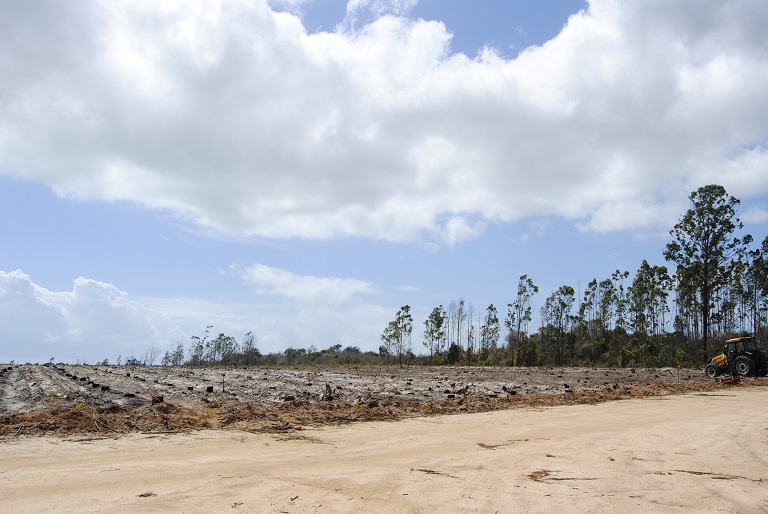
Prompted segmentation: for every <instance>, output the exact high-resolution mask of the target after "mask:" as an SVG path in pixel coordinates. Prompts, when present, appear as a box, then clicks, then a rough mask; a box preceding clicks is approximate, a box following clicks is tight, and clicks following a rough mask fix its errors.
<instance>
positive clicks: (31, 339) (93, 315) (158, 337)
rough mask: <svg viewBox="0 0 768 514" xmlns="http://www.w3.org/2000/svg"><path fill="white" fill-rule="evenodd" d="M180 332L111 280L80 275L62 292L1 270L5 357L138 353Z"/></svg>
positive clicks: (1, 356)
mask: <svg viewBox="0 0 768 514" xmlns="http://www.w3.org/2000/svg"><path fill="white" fill-rule="evenodd" d="M179 337H180V338H182V339H185V337H184V335H183V332H181V330H179V328H178V327H177V326H176V325H175V324H174V323H172V322H171V320H169V319H167V318H164V317H163V316H161V315H159V314H158V313H156V312H154V311H152V310H150V309H147V308H146V307H144V306H142V305H141V304H140V303H138V302H136V301H134V300H132V299H130V298H129V297H128V295H127V294H126V293H124V292H122V291H120V290H118V289H117V288H115V287H114V286H113V285H111V284H106V283H104V282H98V281H95V280H89V279H85V278H78V279H77V280H75V281H74V284H73V288H72V290H71V291H63V292H56V291H51V290H48V289H46V288H44V287H41V286H38V285H37V284H35V283H34V282H33V281H32V279H31V277H30V276H29V275H27V274H25V273H23V272H22V271H21V270H16V271H12V272H4V271H0V361H3V362H7V361H8V360H10V359H12V358H13V355H15V354H24V355H26V356H34V357H33V358H37V359H38V360H41V361H47V360H48V359H49V358H50V357H51V356H54V357H56V358H57V359H64V360H69V361H70V362H74V361H75V360H77V359H80V358H87V359H90V360H91V361H93V360H96V359H98V360H101V359H103V358H104V357H108V358H111V360H113V359H114V358H115V357H116V356H117V354H122V355H124V356H125V357H126V358H127V357H128V355H129V353H131V352H135V353H136V356H137V357H138V356H140V355H141V353H142V352H143V351H144V350H146V348H148V347H149V345H150V344H152V343H158V342H162V343H166V344H170V342H172V341H174V340H175V339H177V338H179Z"/></svg>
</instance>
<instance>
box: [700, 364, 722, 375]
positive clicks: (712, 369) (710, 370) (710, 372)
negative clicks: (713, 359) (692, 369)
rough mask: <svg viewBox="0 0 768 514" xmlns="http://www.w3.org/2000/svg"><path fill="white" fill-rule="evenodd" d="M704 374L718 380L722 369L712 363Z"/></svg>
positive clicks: (705, 369)
mask: <svg viewBox="0 0 768 514" xmlns="http://www.w3.org/2000/svg"><path fill="white" fill-rule="evenodd" d="M704 373H706V374H707V376H708V377H709V378H717V377H719V376H720V369H719V368H718V367H717V366H715V365H714V364H712V363H710V364H707V367H706V368H704Z"/></svg>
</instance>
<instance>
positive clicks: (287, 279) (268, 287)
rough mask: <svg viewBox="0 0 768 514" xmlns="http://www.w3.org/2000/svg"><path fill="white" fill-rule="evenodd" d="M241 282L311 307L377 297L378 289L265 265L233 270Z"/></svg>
mask: <svg viewBox="0 0 768 514" xmlns="http://www.w3.org/2000/svg"><path fill="white" fill-rule="evenodd" d="M232 269H233V270H235V271H237V272H239V273H240V275H241V276H242V278H243V279H244V280H245V281H246V282H248V283H249V284H251V285H253V286H254V287H255V288H256V291H257V292H258V293H261V294H267V295H276V296H286V297H289V298H294V299H296V300H301V301H305V302H311V303H321V304H322V303H332V304H335V303H342V302H347V301H349V300H350V299H352V298H353V297H354V296H355V295H359V294H372V293H376V292H377V289H376V287H375V286H374V285H373V284H372V283H370V282H366V281H363V280H358V279H354V278H337V277H315V276H312V275H298V274H296V273H292V272H290V271H287V270H284V269H280V268H273V267H270V266H266V265H264V264H252V265H251V266H247V267H245V268H241V267H238V266H232Z"/></svg>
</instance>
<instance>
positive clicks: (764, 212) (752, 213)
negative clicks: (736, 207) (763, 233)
mask: <svg viewBox="0 0 768 514" xmlns="http://www.w3.org/2000/svg"><path fill="white" fill-rule="evenodd" d="M739 218H740V219H741V220H742V221H743V222H745V223H754V224H760V223H765V222H766V221H768V209H766V208H765V207H762V206H756V207H752V208H750V209H747V210H746V211H744V213H742V214H741V215H740V216H739Z"/></svg>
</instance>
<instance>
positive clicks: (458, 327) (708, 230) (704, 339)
mask: <svg viewBox="0 0 768 514" xmlns="http://www.w3.org/2000/svg"><path fill="white" fill-rule="evenodd" d="M689 200H690V202H691V206H690V208H689V209H688V210H687V211H686V213H685V214H684V215H683V216H682V217H681V218H680V220H679V221H678V222H677V223H676V224H675V226H674V227H673V228H672V230H671V231H670V235H671V236H672V240H671V241H670V242H669V243H668V244H667V245H666V247H665V250H664V252H663V257H664V258H665V260H666V261H667V262H668V263H671V264H672V265H674V270H673V272H672V273H670V270H669V268H667V266H663V265H651V264H649V263H648V261H646V260H643V261H642V263H641V264H640V267H639V269H638V270H637V271H636V272H635V274H634V275H633V276H632V279H631V280H630V273H629V272H628V271H622V270H616V271H615V272H614V273H613V274H612V275H611V276H610V277H602V278H600V279H597V278H595V279H593V280H591V281H590V282H589V283H588V284H587V286H586V288H585V290H584V293H583V296H580V297H578V298H577V295H576V291H575V290H574V288H573V287H572V286H570V285H563V286H561V287H559V288H558V289H557V290H555V291H553V292H552V293H551V294H550V295H549V296H548V297H546V298H545V299H544V302H543V305H542V306H541V308H540V309H539V311H538V315H539V316H538V319H539V324H538V327H537V328H536V330H535V331H533V332H531V331H530V329H531V324H532V322H533V314H534V313H533V310H532V304H533V299H534V297H535V296H536V295H537V294H538V292H539V289H538V287H537V286H536V284H535V283H534V281H533V280H532V279H531V278H530V277H528V276H527V275H522V276H521V277H520V279H519V281H518V284H517V290H516V292H515V295H514V300H513V301H512V302H511V303H509V304H508V305H507V312H506V316H505V318H504V320H503V327H504V328H505V329H506V330H505V331H504V334H505V336H504V340H503V341H501V340H500V334H501V331H502V321H501V319H500V317H499V312H498V310H497V308H496V307H495V306H494V305H493V304H491V305H489V306H488V307H487V308H486V309H485V310H484V311H481V312H477V311H476V310H475V309H474V307H473V306H472V304H471V303H469V302H466V301H465V300H464V299H463V298H461V299H459V300H457V301H451V302H450V304H449V305H448V308H447V309H446V308H444V306H443V305H439V306H438V307H435V308H434V309H433V310H432V312H431V313H430V315H429V316H428V317H427V319H426V320H425V321H424V337H423V345H424V347H425V349H426V351H427V353H428V361H429V362H432V363H435V364H443V363H445V364H455V363H465V364H467V365H470V364H480V365H511V366H540V365H554V366H572V365H593V366H598V365H600V366H644V367H648V366H675V365H700V364H702V363H703V362H706V360H707V359H708V358H709V357H711V356H712V355H713V354H714V353H716V352H718V346H719V341H721V340H724V339H726V338H728V337H731V336H736V335H755V336H756V339H757V341H758V343H759V344H760V343H763V344H764V343H765V341H766V339H767V338H768V333H767V331H766V324H768V320H767V318H768V237H765V239H763V241H762V244H761V245H760V246H758V247H756V248H753V247H752V243H753V237H752V236H751V235H749V234H746V235H741V234H739V232H740V231H741V230H742V229H743V224H742V223H741V221H740V220H739V219H738V217H737V216H736V208H737V206H738V205H739V204H740V201H739V200H738V199H736V198H734V197H732V196H730V195H729V194H728V193H727V192H726V190H725V188H723V187H722V186H719V185H716V184H713V185H707V186H704V187H701V188H699V189H697V190H696V191H694V192H692V193H691V194H690V196H689ZM409 312H410V307H409V306H408V305H405V306H403V307H402V308H401V309H400V310H399V311H398V312H397V314H396V317H395V320H394V321H392V322H390V324H389V326H388V327H387V328H386V329H385V331H384V333H383V334H382V336H381V340H382V342H383V343H384V345H383V346H382V348H381V349H382V351H386V352H388V353H392V352H394V354H395V355H396V356H397V358H398V360H399V361H401V360H402V356H403V355H407V354H408V352H409V351H410V350H411V346H410V337H411V333H412V330H413V326H412V320H410V314H409ZM403 341H406V342H407V344H405V345H404V344H403Z"/></svg>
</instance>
